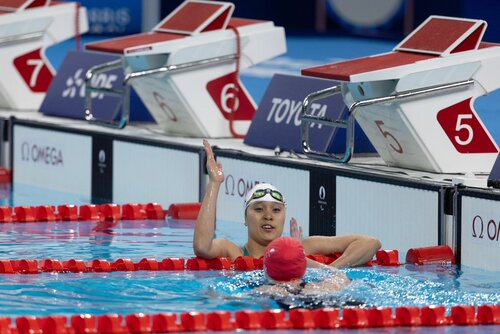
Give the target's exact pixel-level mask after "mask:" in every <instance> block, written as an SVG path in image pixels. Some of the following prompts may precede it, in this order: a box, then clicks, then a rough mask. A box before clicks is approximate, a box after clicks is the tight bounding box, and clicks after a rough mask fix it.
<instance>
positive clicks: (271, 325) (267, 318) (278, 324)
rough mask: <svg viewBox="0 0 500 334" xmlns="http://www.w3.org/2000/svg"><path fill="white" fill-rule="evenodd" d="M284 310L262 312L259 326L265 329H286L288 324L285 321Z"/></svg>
mask: <svg viewBox="0 0 500 334" xmlns="http://www.w3.org/2000/svg"><path fill="white" fill-rule="evenodd" d="M285 314H286V313H285V311H284V310H267V311H262V312H261V315H260V324H261V325H262V328H265V329H286V328H289V327H290V324H289V323H288V321H287V320H286V319H285Z"/></svg>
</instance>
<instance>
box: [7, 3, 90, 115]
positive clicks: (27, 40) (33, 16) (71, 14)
mask: <svg viewBox="0 0 500 334" xmlns="http://www.w3.org/2000/svg"><path fill="white" fill-rule="evenodd" d="M68 27H70V28H68ZM87 31H88V20H87V12H86V9H85V8H84V7H80V6H78V4H77V3H76V2H66V3H65V2H59V1H57V2H51V1H49V0H43V1H40V0H5V1H2V2H1V4H0V58H1V59H2V62H0V72H1V73H2V76H1V78H0V107H3V108H7V109H27V110H38V108H39V107H40V105H41V103H42V101H43V99H44V97H45V93H46V92H47V89H48V87H49V85H50V83H51V81H52V79H53V77H54V75H55V70H54V68H53V67H52V65H51V64H50V62H49V61H48V59H47V58H46V56H45V50H46V49H47V48H48V47H50V46H52V45H54V44H57V43H59V42H62V41H64V40H67V39H69V38H72V37H74V36H76V35H79V34H83V33H85V32H87Z"/></svg>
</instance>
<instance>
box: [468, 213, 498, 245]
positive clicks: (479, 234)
mask: <svg viewBox="0 0 500 334" xmlns="http://www.w3.org/2000/svg"><path fill="white" fill-rule="evenodd" d="M485 236H487V237H488V239H490V240H491V241H498V237H499V236H500V222H498V223H497V222H496V221H495V220H493V219H490V220H489V221H488V223H486V224H485V223H484V221H483V218H482V217H481V216H480V215H476V216H475V217H474V219H472V237H473V238H477V239H484V237H485Z"/></svg>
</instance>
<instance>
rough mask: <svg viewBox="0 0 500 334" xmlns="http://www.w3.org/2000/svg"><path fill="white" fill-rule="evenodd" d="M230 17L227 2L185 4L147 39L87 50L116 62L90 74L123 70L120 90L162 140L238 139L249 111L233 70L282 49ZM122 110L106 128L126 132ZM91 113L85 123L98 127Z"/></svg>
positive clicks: (260, 28)
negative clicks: (144, 112)
mask: <svg viewBox="0 0 500 334" xmlns="http://www.w3.org/2000/svg"><path fill="white" fill-rule="evenodd" d="M233 9H234V5H233V4H232V3H228V2H216V1H201V0H188V1H185V2H183V3H182V4H181V5H180V6H179V7H178V8H177V9H175V10H174V11H173V12H172V13H171V14H169V15H168V16H167V17H166V18H165V19H164V20H163V21H162V22H160V23H159V24H158V25H157V26H156V27H155V28H154V29H153V31H151V32H148V33H143V34H137V35H132V36H126V37H122V38H116V39H111V40H105V41H100V42H96V43H91V44H87V45H86V49H87V50H91V51H97V52H105V53H112V54H120V55H122V56H123V57H122V60H121V61H118V62H113V63H112V64H107V65H106V64H103V66H97V67H96V69H95V71H94V72H95V73H99V72H103V71H107V70H111V69H115V68H117V67H123V69H124V72H125V75H126V76H125V82H124V85H125V87H126V88H127V87H128V86H129V85H131V86H132V87H133V88H134V89H135V91H136V92H137V94H138V95H139V97H140V98H141V100H142V101H143V102H144V104H145V105H146V107H147V108H148V110H149V112H150V113H151V115H152V116H153V117H154V118H155V120H156V122H157V123H158V124H159V126H160V127H161V128H162V129H163V130H164V131H165V132H166V133H168V134H172V135H182V136H191V137H206V138H214V137H239V136H243V135H244V134H245V133H246V132H247V130H248V126H249V125H250V121H251V119H252V117H253V115H254V113H255V110H256V105H255V103H254V101H253V99H252V97H251V96H250V95H249V94H248V92H247V90H246V89H245V87H244V85H243V84H242V82H241V81H240V80H239V76H238V75H239V70H240V69H244V68H247V67H250V66H252V65H255V64H257V63H259V62H262V61H264V60H268V59H270V58H272V57H275V56H278V55H280V54H282V53H284V52H285V51H286V43H285V32H284V29H283V28H282V27H276V26H274V24H273V22H270V21H258V20H250V19H241V18H232V17H231V15H232V12H233ZM92 73H93V72H92V71H90V74H92ZM88 89H89V91H94V92H96V91H99V92H104V93H116V91H110V90H105V89H104V90H103V89H98V88H93V87H88ZM122 93H123V94H124V95H127V94H128V91H127V90H126V89H125V90H124V91H123V92H122ZM126 99H127V97H126V96H125V100H126ZM127 108H128V105H127V103H126V102H125V104H124V108H123V114H124V115H122V119H121V120H120V121H119V122H117V123H113V124H110V125H116V126H118V127H123V126H125V125H126V123H127V119H128V114H129V111H128V109H127ZM91 109H92V106H91V100H90V99H88V106H87V108H86V112H87V119H88V120H90V121H93V120H95V121H99V120H97V119H95V117H94V116H93V114H94V113H93V112H92V110H91Z"/></svg>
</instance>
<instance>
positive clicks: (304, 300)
mask: <svg viewBox="0 0 500 334" xmlns="http://www.w3.org/2000/svg"><path fill="white" fill-rule="evenodd" d="M306 285H307V282H301V283H300V284H299V286H298V287H291V286H286V285H285V289H286V291H287V292H288V293H289V294H290V295H289V296H286V297H278V296H272V298H273V299H274V301H275V302H276V303H277V304H278V305H279V307H280V308H282V309H285V310H291V309H294V308H307V309H317V308H325V307H335V308H343V307H348V306H367V305H366V303H365V302H362V301H360V300H356V299H351V298H349V297H348V296H328V295H326V296H311V295H304V294H302V290H304V288H305V287H306Z"/></svg>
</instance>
